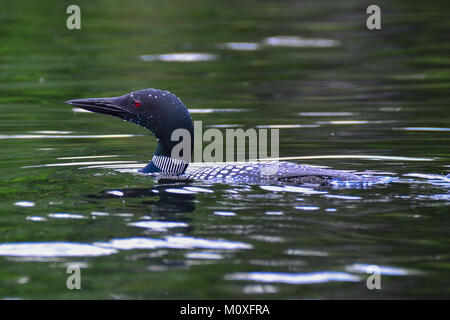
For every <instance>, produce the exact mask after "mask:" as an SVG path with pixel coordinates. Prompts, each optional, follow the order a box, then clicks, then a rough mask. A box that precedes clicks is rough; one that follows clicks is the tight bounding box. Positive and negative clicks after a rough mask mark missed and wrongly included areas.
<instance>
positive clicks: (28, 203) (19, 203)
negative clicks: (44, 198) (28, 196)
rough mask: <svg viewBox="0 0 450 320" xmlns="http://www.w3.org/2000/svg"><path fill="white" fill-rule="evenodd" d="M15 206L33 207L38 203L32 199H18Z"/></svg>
mask: <svg viewBox="0 0 450 320" xmlns="http://www.w3.org/2000/svg"><path fill="white" fill-rule="evenodd" d="M14 205H15V206H18V207H24V208H32V207H34V206H35V205H36V204H35V203H34V202H32V201H17V202H15V203H14Z"/></svg>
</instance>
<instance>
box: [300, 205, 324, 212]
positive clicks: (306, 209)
mask: <svg viewBox="0 0 450 320" xmlns="http://www.w3.org/2000/svg"><path fill="white" fill-rule="evenodd" d="M294 208H295V209H298V210H305V211H315V210H319V209H320V208H319V207H315V206H295V207H294Z"/></svg>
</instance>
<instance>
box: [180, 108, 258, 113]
mask: <svg viewBox="0 0 450 320" xmlns="http://www.w3.org/2000/svg"><path fill="white" fill-rule="evenodd" d="M188 110H189V112H190V113H214V112H246V111H249V110H248V109H242V108H234V109H231V108H228V109H212V108H209V109H201V108H195V109H188Z"/></svg>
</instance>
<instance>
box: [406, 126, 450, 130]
mask: <svg viewBox="0 0 450 320" xmlns="http://www.w3.org/2000/svg"><path fill="white" fill-rule="evenodd" d="M400 130H407V131H450V128H431V127H406V128H400Z"/></svg>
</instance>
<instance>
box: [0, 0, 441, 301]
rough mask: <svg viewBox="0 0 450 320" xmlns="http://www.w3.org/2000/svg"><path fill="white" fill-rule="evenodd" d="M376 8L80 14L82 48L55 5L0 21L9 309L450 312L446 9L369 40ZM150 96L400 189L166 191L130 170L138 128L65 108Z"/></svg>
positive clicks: (418, 6) (435, 6)
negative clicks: (273, 303)
mask: <svg viewBox="0 0 450 320" xmlns="http://www.w3.org/2000/svg"><path fill="white" fill-rule="evenodd" d="M369 4H370V3H365V2H364V1H362V2H361V1H351V0H347V1H339V2H336V1H320V2H317V1H301V2H300V1H248V2H246V3H242V2H241V1H227V2H223V1H211V0H208V1H206V0H196V1H194V2H192V1H189V2H186V1H173V2H172V1H171V2H170V3H168V2H166V1H152V2H150V3H148V2H139V1H131V2H130V1H129V2H127V5H126V6H124V5H123V3H121V2H119V1H108V2H107V3H106V2H102V1H99V2H95V3H93V2H91V1H79V2H78V5H80V7H81V10H82V29H81V30H79V31H69V30H67V29H66V28H65V19H66V17H67V15H66V14H65V9H66V8H65V6H64V4H63V3H60V4H59V3H58V4H55V3H54V1H39V2H30V1H21V0H20V1H15V2H11V3H2V4H0V37H1V42H0V70H1V72H0V143H1V148H0V176H1V179H0V199H1V201H0V297H1V298H19V299H28V298H63V299H73V298H83V299H84V298H86V299H91V298H102V299H124V298H125V299H127V298H145V299H173V298H194V299H212V298H214V299H229V298H242V299H259V298H269V299H326V298H330V299H336V298H350V299H352V298H365V299H380V298H385V299H386V298H444V297H445V298H448V297H450V292H449V274H450V264H449V256H450V255H449V240H448V239H449V236H450V228H449V223H450V219H449V215H448V212H449V211H448V205H449V198H450V196H449V186H450V179H449V176H448V170H449V152H448V146H449V136H448V134H449V130H450V119H449V100H448V93H449V79H450V73H449V71H448V70H449V66H450V61H449V59H448V56H449V46H448V38H447V37H448V34H449V24H448V17H447V12H448V11H447V10H445V7H446V6H447V4H446V2H444V1H434V2H426V3H423V2H419V1H396V2H395V3H392V2H391V1H381V2H379V3H378V4H379V5H380V7H381V8H382V17H383V18H382V19H383V20H382V28H383V29H382V31H373V32H372V31H368V30H367V29H366V28H365V17H366V15H365V8H366V7H367V5H369ZM148 87H154V88H162V89H166V90H169V91H171V92H173V93H175V94H177V95H178V96H180V97H181V98H182V100H183V101H184V102H185V104H186V105H187V106H188V107H189V109H190V110H191V113H192V116H193V118H194V120H202V121H203V124H204V126H205V127H217V128H234V127H241V128H279V129H280V155H281V156H282V157H285V158H289V159H292V160H291V161H295V162H298V163H305V164H310V165H319V166H325V167H330V168H335V169H346V170H356V171H358V172H364V173H366V174H373V175H380V176H383V177H390V178H392V179H390V180H391V181H392V182H390V183H388V184H380V185H375V186H371V187H368V188H345V187H342V186H334V187H333V186H331V187H314V186H292V185H285V186H274V185H246V184H237V185H225V184H205V183H201V182H197V183H190V184H175V185H174V184H165V183H163V182H158V181H155V180H154V179H151V178H149V177H146V176H143V175H140V174H137V173H136V169H137V168H139V167H142V166H143V165H145V164H146V163H147V161H148V159H149V158H151V156H152V152H153V150H154V149H155V147H156V142H155V140H154V139H153V138H152V137H151V136H150V135H149V133H148V132H146V130H144V129H142V128H139V127H137V126H134V125H133V124H130V123H126V122H123V121H120V120H118V119H114V118H110V117H106V116H102V115H96V114H92V113H86V112H80V111H81V110H80V109H76V108H75V109H72V108H71V107H70V106H68V105H65V104H64V101H66V100H69V99H75V98H84V97H95V96H115V95H121V94H124V93H127V92H129V91H132V90H138V89H142V88H148ZM69 265H78V266H80V268H81V270H82V271H81V274H82V289H81V290H68V289H67V288H66V279H67V277H68V274H67V273H66V270H67V266H69ZM371 265H378V266H379V268H380V271H381V285H382V289H381V290H368V289H367V287H366V279H367V277H368V274H367V273H366V271H367V268H368V267H369V266H371Z"/></svg>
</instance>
